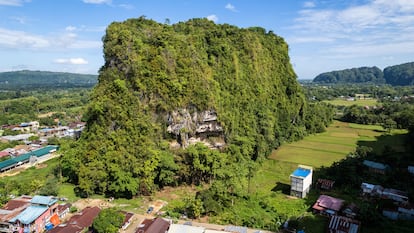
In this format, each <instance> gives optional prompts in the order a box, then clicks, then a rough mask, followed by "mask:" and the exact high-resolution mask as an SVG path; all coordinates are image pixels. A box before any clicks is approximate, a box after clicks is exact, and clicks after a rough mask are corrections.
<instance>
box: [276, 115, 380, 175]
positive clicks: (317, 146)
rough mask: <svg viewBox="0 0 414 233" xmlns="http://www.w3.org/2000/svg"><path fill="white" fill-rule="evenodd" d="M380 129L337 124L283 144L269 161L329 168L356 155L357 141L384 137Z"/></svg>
mask: <svg viewBox="0 0 414 233" xmlns="http://www.w3.org/2000/svg"><path fill="white" fill-rule="evenodd" d="M380 129H381V128H380V126H372V127H366V126H360V125H358V124H352V125H350V124H348V123H344V122H339V121H335V122H334V123H333V124H332V125H331V126H330V127H328V128H327V129H326V132H323V133H319V134H315V135H310V136H307V137H305V138H304V139H303V140H301V141H298V142H293V143H290V144H285V145H282V146H281V147H280V148H279V149H277V150H275V151H273V153H272V154H271V156H270V158H271V159H275V160H279V161H285V162H292V163H296V164H305V165H310V166H313V167H315V168H318V167H321V166H330V165H331V164H332V163H333V162H335V161H339V160H341V159H342V158H345V157H346V156H347V155H348V154H349V153H350V152H354V151H355V148H356V147H357V143H358V142H361V141H375V140H376V137H378V136H380V135H381V134H382V132H381V130H380Z"/></svg>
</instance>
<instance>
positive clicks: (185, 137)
mask: <svg viewBox="0 0 414 233" xmlns="http://www.w3.org/2000/svg"><path fill="white" fill-rule="evenodd" d="M167 122H168V127H167V131H168V132H169V133H171V134H174V135H176V136H177V141H178V142H179V143H180V145H181V146H182V147H187V146H188V145H190V144H192V143H195V142H198V141H200V140H197V139H196V138H200V137H202V138H208V137H209V136H211V135H214V136H220V135H222V134H223V127H222V126H221V125H220V122H218V120H217V113H216V111H214V110H213V109H210V110H204V111H196V110H194V109H191V108H183V109H178V110H174V111H172V112H170V113H169V114H168V116H167Z"/></svg>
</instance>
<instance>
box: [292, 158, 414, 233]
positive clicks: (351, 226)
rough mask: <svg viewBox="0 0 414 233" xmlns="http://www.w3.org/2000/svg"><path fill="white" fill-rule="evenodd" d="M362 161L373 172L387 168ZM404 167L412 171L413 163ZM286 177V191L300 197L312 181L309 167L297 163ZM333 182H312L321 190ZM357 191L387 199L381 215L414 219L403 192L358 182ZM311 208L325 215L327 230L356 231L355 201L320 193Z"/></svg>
mask: <svg viewBox="0 0 414 233" xmlns="http://www.w3.org/2000/svg"><path fill="white" fill-rule="evenodd" d="M363 165H364V166H366V167H367V168H368V170H369V171H370V172H372V173H377V174H385V173H386V172H387V171H388V170H389V169H390V167H389V166H388V165H387V164H382V163H378V162H374V161H369V160H364V161H363ZM407 170H408V173H410V174H411V175H414V166H408V169H407ZM290 181H291V190H290V195H291V196H295V197H299V198H304V197H305V196H306V195H307V193H309V190H310V187H311V185H312V168H311V167H308V166H304V165H299V167H298V168H297V169H296V170H295V171H294V172H293V173H292V174H291V175H290ZM334 184H335V181H333V180H329V179H318V180H317V181H316V182H315V186H316V187H317V188H318V189H320V190H325V191H328V190H331V189H332V188H333V185H334ZM361 193H362V196H363V197H364V198H369V199H372V198H379V199H387V200H390V201H391V202H392V203H393V206H392V207H388V208H384V209H383V210H382V214H383V215H384V216H385V217H388V218H390V219H393V220H400V219H401V220H414V205H413V204H410V203H409V200H408V194H407V193H406V192H404V191H401V190H397V189H392V188H384V187H382V186H381V185H374V184H369V183H362V184H361ZM311 208H312V211H313V213H315V214H321V215H324V216H327V217H329V223H328V226H327V231H328V232H330V233H358V232H359V230H360V226H361V222H360V221H359V220H357V216H358V212H359V208H358V206H357V205H356V204H355V203H350V204H346V202H345V201H344V200H342V199H339V198H336V197H332V196H329V195H324V194H322V195H320V196H319V198H318V199H317V200H316V202H315V203H314V204H313V206H312V207H311Z"/></svg>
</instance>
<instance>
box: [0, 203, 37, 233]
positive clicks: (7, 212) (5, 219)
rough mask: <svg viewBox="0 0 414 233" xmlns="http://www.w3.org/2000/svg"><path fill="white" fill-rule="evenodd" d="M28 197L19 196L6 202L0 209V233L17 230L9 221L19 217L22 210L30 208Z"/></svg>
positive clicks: (9, 232)
mask: <svg viewBox="0 0 414 233" xmlns="http://www.w3.org/2000/svg"><path fill="white" fill-rule="evenodd" d="M30 200H32V197H30V196H21V197H18V198H15V199H12V200H10V201H8V202H7V203H6V204H5V205H4V206H3V207H2V208H1V209H0V233H11V232H16V231H17V230H18V227H17V226H14V224H13V223H12V222H10V220H12V219H13V218H15V217H16V216H17V215H19V214H20V213H21V212H23V210H25V209H26V208H27V207H29V206H30Z"/></svg>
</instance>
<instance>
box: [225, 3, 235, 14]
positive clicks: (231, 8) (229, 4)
mask: <svg viewBox="0 0 414 233" xmlns="http://www.w3.org/2000/svg"><path fill="white" fill-rule="evenodd" d="M225 8H226V9H227V10H231V11H233V12H237V10H236V7H235V6H234V5H232V4H231V3H227V5H226V6H225Z"/></svg>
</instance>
